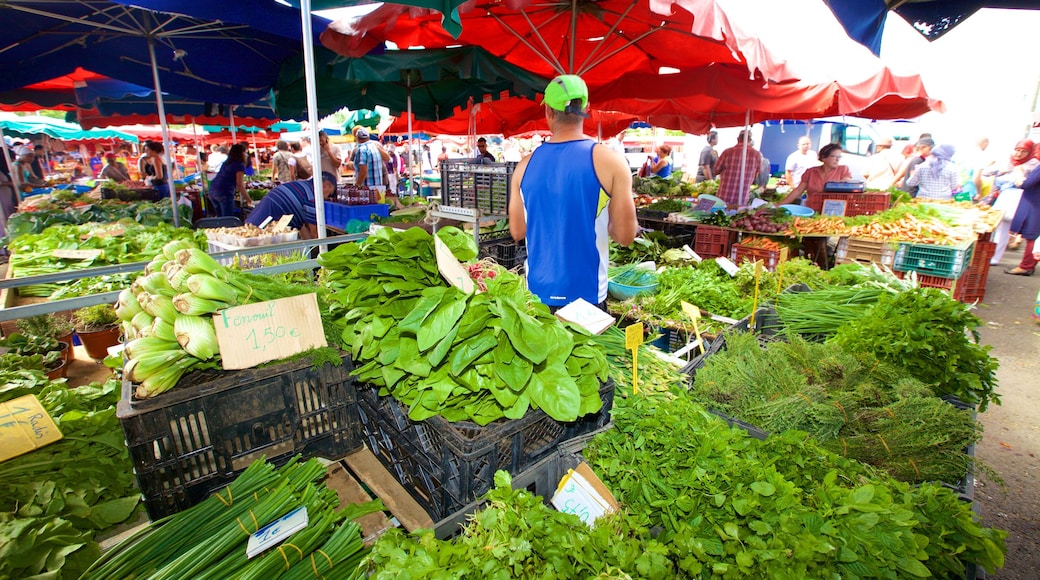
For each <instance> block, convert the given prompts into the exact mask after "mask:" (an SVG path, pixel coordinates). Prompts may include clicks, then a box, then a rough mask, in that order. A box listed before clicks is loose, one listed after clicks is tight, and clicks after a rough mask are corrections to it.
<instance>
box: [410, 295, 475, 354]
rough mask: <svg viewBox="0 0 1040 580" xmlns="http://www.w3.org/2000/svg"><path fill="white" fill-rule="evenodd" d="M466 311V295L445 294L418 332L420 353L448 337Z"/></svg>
mask: <svg viewBox="0 0 1040 580" xmlns="http://www.w3.org/2000/svg"><path fill="white" fill-rule="evenodd" d="M465 310H466V295H465V294H463V293H461V292H458V291H449V292H446V293H445V296H444V299H443V300H442V301H441V303H440V305H439V306H438V307H437V308H436V309H435V310H434V311H433V312H432V313H430V315H429V316H428V317H427V318H426V320H425V321H424V322H423V323H422V325H421V326H419V330H418V332H416V338H417V339H418V344H419V351H420V352H426V351H427V350H428V349H429V348H430V347H432V346H433V345H435V344H437V343H438V342H439V341H440V340H441V339H443V338H444V337H445V336H447V335H448V333H449V332H450V331H451V329H452V328H454V327H455V325H456V323H457V322H458V321H459V318H460V317H462V313H463V312H465Z"/></svg>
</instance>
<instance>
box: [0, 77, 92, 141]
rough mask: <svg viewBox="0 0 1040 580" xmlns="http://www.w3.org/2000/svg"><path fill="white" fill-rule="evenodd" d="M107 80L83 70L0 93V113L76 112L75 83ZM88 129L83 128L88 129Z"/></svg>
mask: <svg viewBox="0 0 1040 580" xmlns="http://www.w3.org/2000/svg"><path fill="white" fill-rule="evenodd" d="M105 78H108V77H106V76H104V75H100V74H97V73H95V72H91V71H89V70H86V69H83V68H76V70H74V71H72V72H71V73H69V74H67V75H62V76H60V77H57V78H53V79H50V80H46V81H41V82H38V83H33V84H31V85H28V86H25V87H23V88H21V89H17V90H12V91H4V92H0V111H19V112H29V111H38V110H40V109H52V110H57V111H75V110H76V91H75V87H76V83H79V82H85V81H92V80H99V79H105ZM88 128H89V127H84V129H88Z"/></svg>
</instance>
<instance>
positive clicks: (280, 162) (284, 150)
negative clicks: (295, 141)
mask: <svg viewBox="0 0 1040 580" xmlns="http://www.w3.org/2000/svg"><path fill="white" fill-rule="evenodd" d="M275 148H276V149H278V151H277V152H276V153H275V154H274V155H272V156H271V177H273V178H274V179H275V181H279V182H281V183H287V182H289V181H295V180H296V158H295V157H293V154H292V153H290V152H289V143H288V142H286V141H285V140H284V139H279V140H278V143H277V144H276V145H275Z"/></svg>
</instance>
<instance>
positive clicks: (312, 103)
mask: <svg viewBox="0 0 1040 580" xmlns="http://www.w3.org/2000/svg"><path fill="white" fill-rule="evenodd" d="M300 16H301V17H302V18H303V65H304V67H303V68H304V72H305V73H306V81H307V120H308V121H310V125H311V127H310V129H311V157H312V158H313V159H314V161H317V163H315V165H317V166H318V168H317V169H316V170H315V171H314V172H313V174H314V175H312V176H311V181H312V183H313V185H314V217H315V221H316V222H317V226H318V239H324V238H325V237H326V236H325V196H324V195H322V192H323V189H322V183H321V151H319V150H318V143H319V141H318V88H317V83H316V82H315V75H314V30H313V29H312V27H311V0H300ZM327 249H328V247H327V246H325V245H323V246H321V249H320V250H319V252H325V251H326V250H327Z"/></svg>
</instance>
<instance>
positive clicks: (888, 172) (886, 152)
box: [863, 137, 903, 191]
mask: <svg viewBox="0 0 1040 580" xmlns="http://www.w3.org/2000/svg"><path fill="white" fill-rule="evenodd" d="M902 162H903V156H902V155H900V154H899V153H897V152H895V151H893V150H892V138H891V137H884V138H882V139H881V140H880V141H878V142H877V144H876V145H875V146H874V154H873V155H871V156H870V159H869V160H868V161H867V170H866V171H865V172H864V173H863V177H864V178H866V180H867V181H866V183H865V184H864V185H865V187H866V188H867V189H877V190H880V191H884V190H886V189H888V188H890V187H892V184H893V183H895V181H896V173H897V172H898V171H899V166H900V165H901V164H902Z"/></svg>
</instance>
